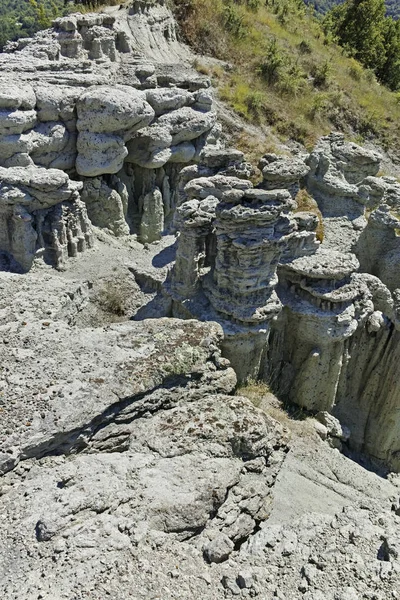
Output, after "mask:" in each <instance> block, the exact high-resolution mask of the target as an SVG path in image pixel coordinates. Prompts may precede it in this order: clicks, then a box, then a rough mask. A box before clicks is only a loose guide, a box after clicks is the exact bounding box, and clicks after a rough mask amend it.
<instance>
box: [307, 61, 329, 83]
mask: <svg viewBox="0 0 400 600" xmlns="http://www.w3.org/2000/svg"><path fill="white" fill-rule="evenodd" d="M331 72H332V67H331V65H330V62H329V61H328V60H325V61H324V62H323V63H317V64H314V65H313V66H312V68H311V77H312V78H313V79H314V85H315V87H326V86H327V85H328V82H329V78H330V75H331Z"/></svg>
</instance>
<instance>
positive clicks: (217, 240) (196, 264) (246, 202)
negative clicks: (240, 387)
mask: <svg viewBox="0 0 400 600" xmlns="http://www.w3.org/2000/svg"><path fill="white" fill-rule="evenodd" d="M202 156H203V163H202V164H201V165H200V166H199V167H196V168H191V167H188V168H187V169H184V171H183V172H182V175H181V198H182V203H181V204H180V206H179V207H178V209H177V213H178V215H179V217H178V228H179V229H180V238H179V243H178V250H177V255H176V262H175V267H174V272H173V273H172V277H171V285H170V290H172V295H173V297H174V298H175V299H176V303H175V308H174V310H175V311H176V314H180V315H184V314H185V312H182V308H183V307H184V310H185V311H188V314H193V315H196V316H200V317H201V318H205V315H206V314H208V315H209V316H208V317H207V318H212V319H216V320H218V322H220V323H221V324H222V326H223V329H224V332H225V340H224V343H223V347H224V352H225V354H226V356H228V357H229V359H230V360H231V362H232V364H233V366H234V368H235V370H236V372H237V374H238V376H239V378H240V379H242V380H245V379H246V378H249V377H257V376H258V375H259V371H260V364H261V357H262V355H263V353H264V352H265V348H266V347H267V343H268V336H269V331H270V324H271V321H272V320H273V319H274V318H275V317H276V316H277V315H278V314H279V312H280V311H281V309H282V304H281V302H280V300H279V298H278V296H277V295H276V292H275V286H276V284H277V275H276V272H277V266H278V263H279V261H280V260H281V259H282V260H283V256H284V255H285V254H286V257H288V256H289V255H290V256H292V258H293V256H299V255H300V256H301V255H303V254H307V253H310V252H313V251H314V249H315V247H317V245H318V244H317V243H316V240H315V232H314V231H313V229H315V227H316V223H314V221H313V218H312V216H310V218H309V219H307V218H306V216H305V215H303V221H302V220H301V219H295V218H294V216H293V214H292V211H293V209H295V208H296V203H295V202H294V200H293V198H292V195H291V194H290V192H289V190H288V189H285V188H284V187H281V188H278V189H276V187H277V184H276V183H271V182H270V181H269V180H268V175H267V174H266V175H265V176H266V177H267V179H264V183H263V184H261V185H260V186H258V187H257V188H254V187H253V185H252V184H251V182H250V181H249V180H248V179H247V177H248V172H247V169H246V164H245V163H244V162H243V157H242V156H240V155H237V154H236V153H235V152H234V151H230V150H215V151H211V152H208V153H205V154H203V155H202ZM278 162H279V161H278ZM285 167H286V163H285ZM307 171H308V169H307V167H306V165H305V164H304V163H302V168H301V169H300V168H299V165H296V168H295V169H294V170H293V171H291V172H290V176H287V177H286V178H285V176H282V177H281V179H280V180H277V179H276V178H275V179H274V182H275V181H279V184H280V185H283V184H284V183H285V184H286V186H287V188H289V187H290V188H292V187H293V186H295V185H298V182H299V178H300V176H301V175H304V174H305V173H307ZM199 175H200V177H199ZM304 223H307V226H305V225H304ZM307 228H308V229H309V230H310V231H306V230H307ZM303 229H304V232H303V231H302V230H303ZM304 234H305V235H304ZM187 299H189V302H186V301H185V300H187ZM207 311H208V312H207Z"/></svg>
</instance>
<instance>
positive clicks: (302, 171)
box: [258, 154, 310, 187]
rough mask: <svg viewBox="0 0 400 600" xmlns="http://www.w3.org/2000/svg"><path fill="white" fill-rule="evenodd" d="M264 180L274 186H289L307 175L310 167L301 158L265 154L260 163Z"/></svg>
mask: <svg viewBox="0 0 400 600" xmlns="http://www.w3.org/2000/svg"><path fill="white" fill-rule="evenodd" d="M258 166H259V168H260V169H261V171H262V174H263V178H264V181H265V182H266V183H268V184H269V185H274V187H287V186H290V185H293V184H294V183H296V182H298V181H299V180H300V179H301V178H302V177H305V176H306V175H307V173H308V172H309V170H310V168H309V167H308V166H307V165H306V164H305V162H304V161H302V160H301V159H300V158H291V157H286V156H277V155H276V154H265V155H264V156H263V157H262V158H261V160H260V162H259V164H258Z"/></svg>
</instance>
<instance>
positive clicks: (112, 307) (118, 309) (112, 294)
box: [97, 280, 131, 317]
mask: <svg viewBox="0 0 400 600" xmlns="http://www.w3.org/2000/svg"><path fill="white" fill-rule="evenodd" d="M130 293H131V290H130V289H128V288H126V287H125V286H122V285H120V284H119V283H118V282H116V281H111V280H107V281H104V282H103V283H102V285H101V287H100V288H99V290H98V292H97V301H98V303H99V305H100V307H101V308H102V310H104V311H105V312H107V313H110V314H112V315H116V316H118V317H122V316H123V315H125V313H126V310H127V306H128V303H129V300H130Z"/></svg>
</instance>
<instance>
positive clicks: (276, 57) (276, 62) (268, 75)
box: [256, 39, 285, 85]
mask: <svg viewBox="0 0 400 600" xmlns="http://www.w3.org/2000/svg"><path fill="white" fill-rule="evenodd" d="M284 63H285V57H284V54H283V53H282V51H281V50H280V49H279V48H278V44H277V43H276V39H272V40H271V41H270V42H269V44H268V46H267V49H266V52H265V56H264V58H263V60H262V61H261V63H260V64H259V65H258V67H257V69H256V70H257V72H258V73H259V75H260V76H261V77H262V78H263V79H264V80H265V81H266V82H267V83H268V84H270V85H271V84H272V83H276V82H277V81H278V79H279V72H280V70H281V69H282V67H283V65H284Z"/></svg>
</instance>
